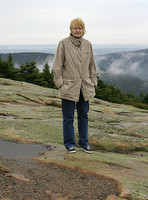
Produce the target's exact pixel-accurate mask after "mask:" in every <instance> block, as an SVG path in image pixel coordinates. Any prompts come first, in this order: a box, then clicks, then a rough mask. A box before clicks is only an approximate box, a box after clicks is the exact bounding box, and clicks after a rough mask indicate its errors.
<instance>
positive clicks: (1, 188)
mask: <svg viewBox="0 0 148 200" xmlns="http://www.w3.org/2000/svg"><path fill="white" fill-rule="evenodd" d="M5 164H6V165H7V166H9V167H10V166H11V169H12V170H13V173H12V174H8V173H0V199H3V198H10V199H11V200H35V199H38V200H46V199H47V200H48V199H49V200H55V199H59V200H62V199H63V200H73V199H75V200H83V199H84V200H95V199H99V200H103V199H105V198H106V197H107V196H108V195H110V194H115V195H118V191H117V187H116V184H115V183H114V182H112V181H109V180H106V179H104V178H101V177H95V176H92V175H89V174H83V173H81V172H80V171H78V170H71V169H68V168H64V167H60V166H57V165H55V164H48V165H43V164H40V163H37V162H36V161H34V160H32V159H31V158H25V157H23V158H22V159H17V160H15V159H10V157H9V159H5Z"/></svg>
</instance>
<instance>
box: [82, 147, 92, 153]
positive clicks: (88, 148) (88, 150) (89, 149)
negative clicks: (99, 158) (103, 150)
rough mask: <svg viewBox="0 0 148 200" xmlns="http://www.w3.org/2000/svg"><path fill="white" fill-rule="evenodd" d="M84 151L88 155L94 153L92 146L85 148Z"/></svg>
mask: <svg viewBox="0 0 148 200" xmlns="http://www.w3.org/2000/svg"><path fill="white" fill-rule="evenodd" d="M83 151H85V152H86V153H92V151H91V148H90V146H87V147H83Z"/></svg>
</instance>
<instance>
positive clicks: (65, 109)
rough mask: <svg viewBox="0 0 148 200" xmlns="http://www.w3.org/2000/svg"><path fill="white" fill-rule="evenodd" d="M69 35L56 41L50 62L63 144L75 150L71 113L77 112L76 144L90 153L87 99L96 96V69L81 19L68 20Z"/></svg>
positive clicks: (70, 149)
mask: <svg viewBox="0 0 148 200" xmlns="http://www.w3.org/2000/svg"><path fill="white" fill-rule="evenodd" d="M70 31H71V32H70V36H69V37H67V38H65V39H63V40H61V41H60V42H59V45H58V48H57V51H56V54H55V57H54V64H53V73H54V82H55V85H56V86H57V88H58V89H59V94H60V97H61V99H62V114H63V137H64V145H65V148H66V149H67V151H68V152H69V153H75V152H76V150H75V145H76V143H75V134H74V126H73V122H74V112H75V106H76V109H77V114H78V131H79V141H78V146H79V147H81V148H83V150H84V151H85V152H87V153H91V149H90V146H89V141H88V111H89V99H90V98H92V97H94V96H95V87H96V86H97V71H96V66H95V61H94V56H93V51H92V46H91V43H90V42H89V41H88V40H86V39H84V38H83V35H84V34H85V24H84V22H83V21H82V19H80V18H76V19H74V20H72V21H71V23H70Z"/></svg>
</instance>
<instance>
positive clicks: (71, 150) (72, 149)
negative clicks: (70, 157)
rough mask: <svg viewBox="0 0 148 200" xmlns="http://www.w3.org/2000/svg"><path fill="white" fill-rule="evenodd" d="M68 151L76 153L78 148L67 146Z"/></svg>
mask: <svg viewBox="0 0 148 200" xmlns="http://www.w3.org/2000/svg"><path fill="white" fill-rule="evenodd" d="M67 151H68V153H76V150H75V148H74V147H69V148H67Z"/></svg>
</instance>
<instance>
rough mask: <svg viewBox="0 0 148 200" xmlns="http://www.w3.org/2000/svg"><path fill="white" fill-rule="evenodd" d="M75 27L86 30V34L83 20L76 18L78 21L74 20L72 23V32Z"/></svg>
mask: <svg viewBox="0 0 148 200" xmlns="http://www.w3.org/2000/svg"><path fill="white" fill-rule="evenodd" d="M74 27H80V28H82V29H83V30H84V33H85V32H86V31H85V24H84V22H83V20H82V19H81V18H76V19H73V20H72V21H71V23H70V30H72V28H74Z"/></svg>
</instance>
